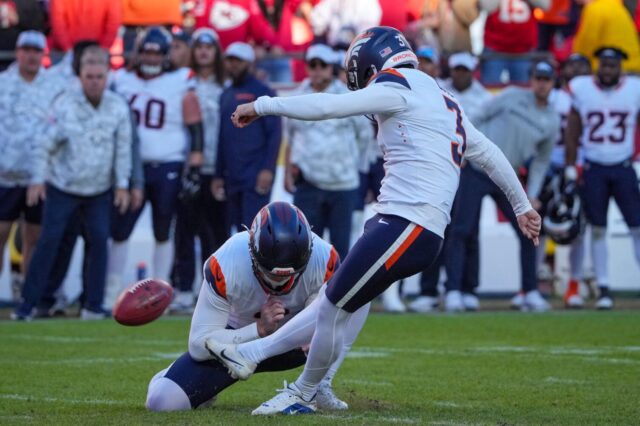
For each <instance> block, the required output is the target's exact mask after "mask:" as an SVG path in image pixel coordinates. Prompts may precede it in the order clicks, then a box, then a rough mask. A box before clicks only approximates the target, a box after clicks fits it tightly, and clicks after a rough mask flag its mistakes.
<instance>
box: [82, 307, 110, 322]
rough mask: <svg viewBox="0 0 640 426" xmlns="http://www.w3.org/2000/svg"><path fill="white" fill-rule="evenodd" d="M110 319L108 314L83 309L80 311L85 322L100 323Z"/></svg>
mask: <svg viewBox="0 0 640 426" xmlns="http://www.w3.org/2000/svg"><path fill="white" fill-rule="evenodd" d="M107 318H109V315H108V314H107V312H104V311H101V312H94V311H90V310H89V309H85V308H82V309H81V310H80V319H81V320H83V321H99V320H103V319H107Z"/></svg>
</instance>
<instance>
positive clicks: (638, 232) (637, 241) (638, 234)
mask: <svg viewBox="0 0 640 426" xmlns="http://www.w3.org/2000/svg"><path fill="white" fill-rule="evenodd" d="M629 233H630V234H631V241H632V243H633V251H634V252H635V254H636V262H638V265H640V227H636V228H629Z"/></svg>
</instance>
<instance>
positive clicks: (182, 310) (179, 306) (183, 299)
mask: <svg viewBox="0 0 640 426" xmlns="http://www.w3.org/2000/svg"><path fill="white" fill-rule="evenodd" d="M194 308H195V304H194V301H193V293H192V292H190V291H178V292H176V295H175V297H174V298H173V301H172V302H171V304H170V305H169V312H171V313H174V314H182V315H187V314H192V313H193V310H194Z"/></svg>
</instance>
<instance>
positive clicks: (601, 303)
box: [583, 162, 613, 309]
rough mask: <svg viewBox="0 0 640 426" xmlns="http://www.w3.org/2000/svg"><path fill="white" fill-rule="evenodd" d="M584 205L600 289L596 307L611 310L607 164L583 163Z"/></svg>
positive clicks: (609, 183)
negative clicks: (589, 227) (608, 263)
mask: <svg viewBox="0 0 640 426" xmlns="http://www.w3.org/2000/svg"><path fill="white" fill-rule="evenodd" d="M583 179H584V207H585V212H586V214H587V219H588V220H589V223H590V224H591V258H592V261H593V270H594V272H595V275H596V282H597V283H598V288H599V290H600V295H599V297H598V301H597V302H596V307H597V308H598V309H611V308H612V307H613V300H612V299H611V296H610V294H609V271H608V268H607V262H608V257H609V253H608V251H607V238H606V237H607V213H608V211H609V198H610V196H611V182H610V170H609V167H608V166H601V165H598V164H594V163H590V162H586V164H585V167H584V173H583Z"/></svg>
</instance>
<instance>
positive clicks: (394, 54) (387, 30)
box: [345, 27, 418, 90]
mask: <svg viewBox="0 0 640 426" xmlns="http://www.w3.org/2000/svg"><path fill="white" fill-rule="evenodd" d="M400 65H411V66H413V67H414V68H416V67H417V66H418V57H417V56H416V54H415V53H413V50H412V49H411V46H409V42H408V41H407V39H406V38H404V35H403V34H402V33H401V32H400V31H398V30H397V29H395V28H392V27H373V28H369V29H367V30H365V31H363V32H362V33H360V34H359V35H358V36H357V37H356V38H355V39H353V41H352V42H351V45H350V46H349V50H347V55H346V59H345V69H346V70H347V87H348V88H349V90H358V89H362V88H364V87H366V86H367V83H369V80H371V77H373V76H374V75H376V74H377V73H378V72H380V71H382V70H384V69H387V68H394V67H398V66H400Z"/></svg>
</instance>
